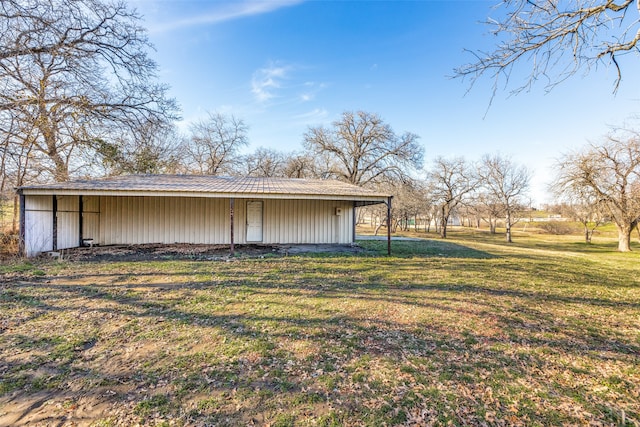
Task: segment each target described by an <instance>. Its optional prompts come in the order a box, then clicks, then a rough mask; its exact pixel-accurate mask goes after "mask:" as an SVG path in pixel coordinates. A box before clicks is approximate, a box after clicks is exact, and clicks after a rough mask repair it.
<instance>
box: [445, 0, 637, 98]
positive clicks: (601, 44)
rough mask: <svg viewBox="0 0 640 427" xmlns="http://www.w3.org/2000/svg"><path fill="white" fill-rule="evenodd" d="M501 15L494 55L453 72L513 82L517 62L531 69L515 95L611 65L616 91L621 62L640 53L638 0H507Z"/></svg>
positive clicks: (496, 24)
mask: <svg viewBox="0 0 640 427" xmlns="http://www.w3.org/2000/svg"><path fill="white" fill-rule="evenodd" d="M500 5H501V7H498V8H497V9H498V14H499V15H500V16H501V17H500V18H497V19H496V20H493V19H491V20H489V21H488V22H487V24H488V25H489V26H491V27H492V31H491V32H492V33H493V34H494V35H496V36H497V37H498V38H499V40H500V41H499V44H498V46H497V48H496V49H495V50H494V51H493V52H474V55H475V58H476V59H475V61H474V62H472V63H470V64H467V65H464V66H462V67H460V68H458V69H456V70H455V74H456V75H457V76H460V77H469V78H470V79H471V81H472V83H473V82H475V80H476V79H478V78H479V77H480V76H482V75H484V74H488V75H489V76H490V77H492V78H493V79H494V81H495V86H494V91H495V90H496V89H497V88H498V85H499V84H500V82H501V81H503V82H504V83H505V84H507V83H509V79H510V76H511V72H512V70H513V69H514V66H515V65H516V64H517V63H521V62H524V63H526V64H529V65H530V66H531V70H530V73H529V75H528V77H526V78H525V81H524V82H522V83H516V87H517V88H516V89H515V92H519V91H521V90H525V89H528V88H530V87H531V85H532V84H534V83H535V82H537V81H539V80H543V81H544V83H545V84H546V86H547V88H548V89H550V88H552V87H553V86H554V85H556V84H557V83H559V82H562V81H563V80H565V79H566V78H567V77H570V76H572V75H574V74H575V73H576V72H578V71H579V70H582V71H585V72H588V71H589V70H590V69H591V68H593V67H595V66H597V65H599V64H602V65H606V66H609V65H613V66H614V67H615V69H616V70H617V78H616V81H615V86H614V91H615V90H616V89H617V88H618V85H619V83H620V80H621V78H622V68H621V66H620V62H619V60H620V58H621V57H622V56H623V55H625V54H628V53H636V54H637V53H638V46H639V42H640V1H638V0H620V1H615V0H570V1H564V0H563V1H557V0H503V1H502V2H501V3H500Z"/></svg>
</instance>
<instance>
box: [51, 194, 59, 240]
mask: <svg viewBox="0 0 640 427" xmlns="http://www.w3.org/2000/svg"><path fill="white" fill-rule="evenodd" d="M52 209H53V212H52V213H53V215H52V216H53V236H52V237H53V239H52V241H53V248H52V249H51V250H52V251H57V250H58V196H56V195H55V194H54V195H53V208H52Z"/></svg>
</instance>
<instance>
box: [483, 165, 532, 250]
mask: <svg viewBox="0 0 640 427" xmlns="http://www.w3.org/2000/svg"><path fill="white" fill-rule="evenodd" d="M479 174H480V180H481V182H482V189H483V192H484V194H485V195H486V197H487V198H488V200H492V202H493V203H496V204H497V206H499V207H500V208H501V210H502V212H503V214H504V218H505V227H506V239H507V242H509V243H511V241H512V236H511V227H512V226H513V225H514V224H515V223H516V222H518V221H519V220H520V218H519V216H518V215H517V213H518V212H522V211H523V208H524V204H525V201H526V200H525V196H526V192H527V190H528V189H529V182H530V181H531V172H529V170H528V169H527V168H526V167H525V166H522V165H517V164H516V163H514V162H513V161H512V160H511V159H510V158H508V157H504V156H501V155H498V154H495V155H485V156H484V157H483V158H482V161H481V163H480V168H479Z"/></svg>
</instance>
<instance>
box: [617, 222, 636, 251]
mask: <svg viewBox="0 0 640 427" xmlns="http://www.w3.org/2000/svg"><path fill="white" fill-rule="evenodd" d="M616 228H617V229H618V250H619V251H620V252H629V251H631V230H632V229H633V228H632V227H631V224H622V225H621V224H616Z"/></svg>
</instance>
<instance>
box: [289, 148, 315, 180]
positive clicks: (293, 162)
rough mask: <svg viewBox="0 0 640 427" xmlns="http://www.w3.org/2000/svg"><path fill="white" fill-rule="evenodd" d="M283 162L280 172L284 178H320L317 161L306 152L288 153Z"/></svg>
mask: <svg viewBox="0 0 640 427" xmlns="http://www.w3.org/2000/svg"><path fill="white" fill-rule="evenodd" d="M283 162H284V163H283V165H282V174H283V176H284V177H285V178H321V176H320V174H319V172H318V169H319V168H318V166H317V165H318V163H317V162H316V161H315V159H314V158H313V156H311V155H309V154H307V153H296V152H292V153H289V154H288V155H285V157H284V159H283Z"/></svg>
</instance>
